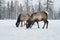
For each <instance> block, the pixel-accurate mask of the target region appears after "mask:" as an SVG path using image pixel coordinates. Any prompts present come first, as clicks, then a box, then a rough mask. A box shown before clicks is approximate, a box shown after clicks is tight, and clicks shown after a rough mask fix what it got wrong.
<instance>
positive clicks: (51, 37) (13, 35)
mask: <svg viewBox="0 0 60 40" xmlns="http://www.w3.org/2000/svg"><path fill="white" fill-rule="evenodd" d="M15 23H16V20H0V40H60V20H49V26H48V29H46V28H45V29H42V26H43V24H44V23H43V22H39V26H40V29H38V27H37V24H36V23H35V24H34V25H33V27H32V28H31V29H26V26H24V27H18V28H17V27H16V26H15Z"/></svg>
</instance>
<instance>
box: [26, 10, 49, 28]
mask: <svg viewBox="0 0 60 40" xmlns="http://www.w3.org/2000/svg"><path fill="white" fill-rule="evenodd" d="M47 18H48V12H47V11H41V12H35V13H33V14H31V16H30V18H29V19H28V20H27V22H26V28H31V27H32V25H33V24H34V23H35V22H37V25H38V28H39V24H38V22H39V21H43V22H44V25H43V29H44V27H45V25H46V24H47V25H46V28H48V21H47Z"/></svg>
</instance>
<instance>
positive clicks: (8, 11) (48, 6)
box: [0, 0, 60, 20]
mask: <svg viewBox="0 0 60 40" xmlns="http://www.w3.org/2000/svg"><path fill="white" fill-rule="evenodd" d="M41 1H42V0H38V2H36V3H35V4H33V3H34V2H33V0H26V1H24V3H21V2H20V1H17V0H15V1H14V0H11V1H7V2H6V1H5V0H0V19H3V20H4V19H17V17H18V15H19V14H21V13H23V14H24V13H29V14H32V13H34V12H39V11H42V10H47V11H48V12H49V15H48V19H60V8H59V10H58V12H56V10H55V9H54V0H46V1H44V2H43V4H42V2H41Z"/></svg>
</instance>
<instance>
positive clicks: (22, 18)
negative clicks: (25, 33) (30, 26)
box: [16, 13, 30, 27]
mask: <svg viewBox="0 0 60 40" xmlns="http://www.w3.org/2000/svg"><path fill="white" fill-rule="evenodd" d="M29 17H30V14H27V13H25V14H19V16H18V19H17V22H16V27H18V26H19V24H20V22H21V27H22V26H23V22H24V21H27V20H28V19H29Z"/></svg>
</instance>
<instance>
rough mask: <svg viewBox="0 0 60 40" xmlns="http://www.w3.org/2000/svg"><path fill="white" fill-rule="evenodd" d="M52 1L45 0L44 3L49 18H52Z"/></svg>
mask: <svg viewBox="0 0 60 40" xmlns="http://www.w3.org/2000/svg"><path fill="white" fill-rule="evenodd" d="M53 3H54V2H53V1H52V0H47V1H46V3H45V4H44V5H46V7H45V9H46V10H47V11H49V17H48V18H49V19H53V8H54V7H53Z"/></svg>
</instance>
